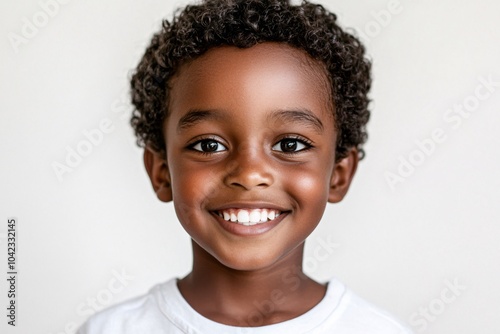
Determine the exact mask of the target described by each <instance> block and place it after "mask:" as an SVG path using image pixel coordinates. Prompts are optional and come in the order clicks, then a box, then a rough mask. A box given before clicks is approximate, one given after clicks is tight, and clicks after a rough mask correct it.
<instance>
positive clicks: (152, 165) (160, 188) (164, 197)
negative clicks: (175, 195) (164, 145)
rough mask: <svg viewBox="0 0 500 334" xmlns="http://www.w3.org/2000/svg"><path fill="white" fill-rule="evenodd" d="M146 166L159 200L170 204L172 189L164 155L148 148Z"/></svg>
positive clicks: (145, 153) (145, 155)
mask: <svg viewBox="0 0 500 334" xmlns="http://www.w3.org/2000/svg"><path fill="white" fill-rule="evenodd" d="M144 166H145V167H146V171H147V172H148V175H149V179H150V180H151V184H152V185H153V189H154V191H155V193H156V196H157V197H158V199H159V200H160V201H162V202H170V201H171V200H172V187H171V184H170V172H169V170H168V164H167V160H166V158H165V156H164V154H160V153H158V152H156V151H154V150H153V149H152V148H150V147H147V146H146V148H145V149H144Z"/></svg>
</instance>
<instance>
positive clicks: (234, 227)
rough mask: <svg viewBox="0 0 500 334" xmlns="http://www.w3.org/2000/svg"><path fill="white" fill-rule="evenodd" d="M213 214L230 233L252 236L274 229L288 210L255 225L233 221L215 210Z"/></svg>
mask: <svg viewBox="0 0 500 334" xmlns="http://www.w3.org/2000/svg"><path fill="white" fill-rule="evenodd" d="M212 215H213V216H214V217H215V219H216V220H217V222H218V223H219V225H220V226H222V228H223V229H224V230H226V231H228V232H229V233H232V234H236V235H239V236H252V235H259V234H263V233H266V232H267V231H269V230H271V229H273V228H274V227H275V226H277V225H278V224H279V223H280V222H281V221H282V220H283V219H284V218H285V217H286V216H287V215H288V212H282V213H281V214H280V215H279V216H278V217H277V218H274V219H273V220H269V221H267V222H265V223H257V224H255V225H242V224H238V223H233V222H231V221H226V220H224V219H223V218H222V217H221V216H219V215H218V214H217V213H215V212H212Z"/></svg>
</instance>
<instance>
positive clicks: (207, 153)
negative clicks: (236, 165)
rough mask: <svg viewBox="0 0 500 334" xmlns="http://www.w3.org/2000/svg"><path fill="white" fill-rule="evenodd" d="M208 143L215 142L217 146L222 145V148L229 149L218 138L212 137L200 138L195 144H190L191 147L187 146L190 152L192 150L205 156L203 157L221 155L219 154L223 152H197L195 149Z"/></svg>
mask: <svg viewBox="0 0 500 334" xmlns="http://www.w3.org/2000/svg"><path fill="white" fill-rule="evenodd" d="M207 141H213V142H216V143H217V144H219V145H222V146H224V147H225V148H226V149H227V147H226V145H224V144H222V143H221V142H220V140H218V139H217V137H211V136H210V137H204V138H200V139H198V140H196V141H195V142H193V143H191V144H189V145H188V146H187V148H188V149H189V150H192V151H194V152H196V153H199V154H203V155H211V154H214V153H219V152H221V151H215V152H205V151H200V150H197V149H195V148H194V147H195V146H196V145H198V144H200V143H203V142H207Z"/></svg>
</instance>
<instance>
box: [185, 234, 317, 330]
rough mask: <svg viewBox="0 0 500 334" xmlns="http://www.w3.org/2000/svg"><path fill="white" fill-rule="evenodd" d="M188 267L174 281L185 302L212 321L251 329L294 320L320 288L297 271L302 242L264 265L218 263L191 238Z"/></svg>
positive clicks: (312, 299) (309, 303) (311, 305)
mask: <svg viewBox="0 0 500 334" xmlns="http://www.w3.org/2000/svg"><path fill="white" fill-rule="evenodd" d="M192 246H193V270H192V272H191V273H190V274H188V275H187V276H186V277H184V278H183V279H182V280H180V281H179V283H178V287H179V290H180V291H181V294H182V295H183V296H184V298H185V299H186V301H187V302H188V303H189V304H190V305H191V307H193V308H194V309H195V310H196V311H197V312H198V313H200V314H201V315H203V316H205V317H206V318H209V319H211V320H213V321H216V322H220V323H224V324H227V325H233V326H243V327H254V326H263V325H267V324H272V323H277V322H282V321H285V320H289V319H292V318H295V317H297V316H299V315H301V314H303V313H305V312H307V311H308V310H309V309H311V308H312V307H314V306H315V305H316V304H317V303H318V302H319V301H320V300H321V299H322V298H323V296H324V294H325V290H326V288H325V286H323V285H320V284H319V283H317V282H315V281H313V280H312V279H310V278H309V277H308V276H306V275H305V274H304V273H303V271H302V257H303V252H304V243H302V244H301V245H299V246H298V247H296V248H295V249H294V250H293V251H291V252H290V253H289V254H287V255H286V256H285V257H284V258H282V259H280V260H279V261H278V262H277V263H275V264H273V265H272V266H270V267H267V268H261V269H258V270H252V271H244V270H235V269H232V268H229V267H226V266H224V265H223V264H222V263H220V262H219V261H218V260H217V259H215V258H214V257H213V256H212V255H211V254H209V253H207V252H206V251H205V250H204V249H203V248H201V247H200V246H199V245H198V244H196V243H195V242H194V241H193V242H192Z"/></svg>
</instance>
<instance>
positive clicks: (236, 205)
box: [210, 202, 289, 212]
mask: <svg viewBox="0 0 500 334" xmlns="http://www.w3.org/2000/svg"><path fill="white" fill-rule="evenodd" d="M227 209H273V210H277V211H281V212H284V211H289V210H288V209H285V208H284V207H282V206H280V205H276V204H272V203H268V202H232V203H225V204H224V205H221V206H218V207H216V208H213V209H212V210H210V211H221V210H227Z"/></svg>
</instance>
